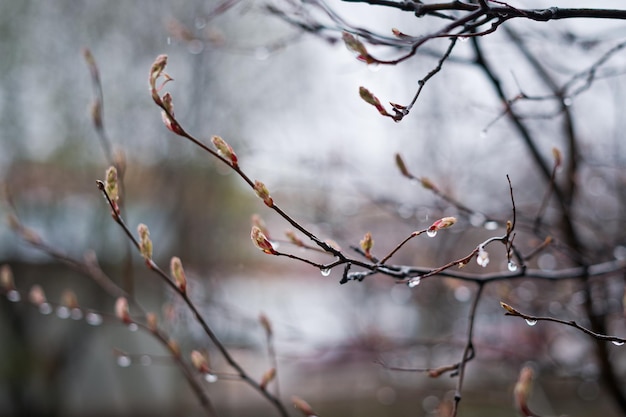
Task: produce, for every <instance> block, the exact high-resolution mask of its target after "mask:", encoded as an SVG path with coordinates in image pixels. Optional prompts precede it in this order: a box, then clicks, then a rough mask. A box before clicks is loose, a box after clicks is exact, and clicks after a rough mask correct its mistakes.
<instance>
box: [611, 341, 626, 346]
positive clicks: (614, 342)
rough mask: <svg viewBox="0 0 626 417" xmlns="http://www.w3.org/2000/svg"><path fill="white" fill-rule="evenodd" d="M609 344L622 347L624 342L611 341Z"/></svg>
mask: <svg viewBox="0 0 626 417" xmlns="http://www.w3.org/2000/svg"><path fill="white" fill-rule="evenodd" d="M611 343H613V344H614V345H615V346H623V345H624V342H622V341H621V340H613V341H612V342H611Z"/></svg>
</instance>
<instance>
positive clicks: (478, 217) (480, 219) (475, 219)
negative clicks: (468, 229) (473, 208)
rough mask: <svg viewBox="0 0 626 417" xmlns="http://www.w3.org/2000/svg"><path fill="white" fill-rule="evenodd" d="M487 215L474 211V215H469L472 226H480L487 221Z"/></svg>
mask: <svg viewBox="0 0 626 417" xmlns="http://www.w3.org/2000/svg"><path fill="white" fill-rule="evenodd" d="M485 220H486V218H485V215H484V214H482V213H478V212H476V213H472V215H471V216H470V217H469V222H470V224H471V225H472V226H474V227H480V226H482V225H483V224H484V223H485Z"/></svg>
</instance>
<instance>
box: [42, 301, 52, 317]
mask: <svg viewBox="0 0 626 417" xmlns="http://www.w3.org/2000/svg"><path fill="white" fill-rule="evenodd" d="M39 312H40V313H41V314H43V315H45V316H47V315H48V314H50V313H52V306H51V305H50V304H49V303H41V304H39Z"/></svg>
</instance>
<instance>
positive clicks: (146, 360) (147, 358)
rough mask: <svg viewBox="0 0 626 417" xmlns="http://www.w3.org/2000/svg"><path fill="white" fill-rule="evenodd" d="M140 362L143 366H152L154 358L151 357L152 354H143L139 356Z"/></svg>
mask: <svg viewBox="0 0 626 417" xmlns="http://www.w3.org/2000/svg"><path fill="white" fill-rule="evenodd" d="M139 363H141V365H143V366H150V365H152V358H151V357H150V355H141V357H140V358H139Z"/></svg>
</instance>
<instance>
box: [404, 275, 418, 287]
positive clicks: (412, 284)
mask: <svg viewBox="0 0 626 417" xmlns="http://www.w3.org/2000/svg"><path fill="white" fill-rule="evenodd" d="M421 281H422V279H421V278H420V277H417V278H411V279H410V280H409V282H408V283H407V284H406V285H408V286H409V288H415V287H417V286H418V285H420V282H421Z"/></svg>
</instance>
